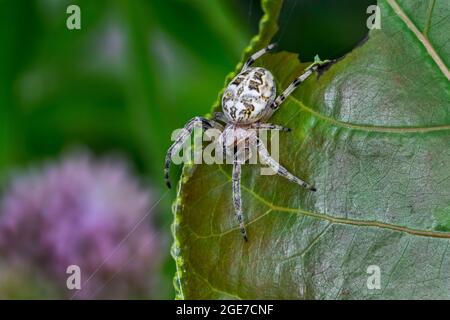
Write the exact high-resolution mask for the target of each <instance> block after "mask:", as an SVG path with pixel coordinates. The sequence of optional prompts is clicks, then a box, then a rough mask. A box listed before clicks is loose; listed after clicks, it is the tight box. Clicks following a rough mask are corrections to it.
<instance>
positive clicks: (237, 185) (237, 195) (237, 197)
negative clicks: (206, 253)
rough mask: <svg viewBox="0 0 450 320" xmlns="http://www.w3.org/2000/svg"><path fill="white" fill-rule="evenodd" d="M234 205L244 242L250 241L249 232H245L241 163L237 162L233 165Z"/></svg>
mask: <svg viewBox="0 0 450 320" xmlns="http://www.w3.org/2000/svg"><path fill="white" fill-rule="evenodd" d="M233 204H234V210H235V212H236V218H237V220H238V222H239V228H240V230H241V234H242V236H243V237H244V240H245V241H248V238H247V231H245V225H244V217H243V215H242V198H241V163H240V162H239V161H236V160H235V162H234V164H233Z"/></svg>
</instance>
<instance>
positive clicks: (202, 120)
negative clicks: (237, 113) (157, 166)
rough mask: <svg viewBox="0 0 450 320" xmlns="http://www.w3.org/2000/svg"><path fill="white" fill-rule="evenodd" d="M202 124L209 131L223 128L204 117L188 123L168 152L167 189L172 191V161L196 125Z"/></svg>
mask: <svg viewBox="0 0 450 320" xmlns="http://www.w3.org/2000/svg"><path fill="white" fill-rule="evenodd" d="M198 123H201V125H202V129H203V130H208V129H210V128H217V129H221V128H223V127H222V125H220V124H219V123H217V122H215V121H214V120H208V119H205V118H202V117H195V118H192V119H191V120H189V121H188V123H186V125H185V126H184V130H183V131H182V132H181V133H180V134H179V135H178V136H177V138H176V139H175V141H174V143H173V144H172V145H171V146H170V148H169V150H167V154H166V160H165V163H164V180H165V181H166V185H167V187H168V188H169V189H170V188H171V185H170V181H169V173H170V162H171V161H172V157H173V155H174V154H175V153H176V152H178V151H179V150H180V148H181V147H182V146H183V144H184V143H185V142H186V140H187V139H188V138H189V137H190V135H191V133H192V131H193V130H194V127H195V125H196V124H198Z"/></svg>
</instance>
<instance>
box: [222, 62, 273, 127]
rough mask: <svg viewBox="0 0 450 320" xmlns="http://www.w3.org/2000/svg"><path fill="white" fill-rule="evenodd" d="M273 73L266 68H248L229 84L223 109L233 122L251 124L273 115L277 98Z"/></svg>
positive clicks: (223, 98) (223, 100)
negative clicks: (273, 105)
mask: <svg viewBox="0 0 450 320" xmlns="http://www.w3.org/2000/svg"><path fill="white" fill-rule="evenodd" d="M275 89H276V87H275V81H274V78H273V75H272V74H271V73H270V71H268V70H266V69H264V68H247V69H246V70H244V71H242V72H241V73H239V74H238V75H237V76H236V77H235V78H234V79H233V80H231V82H230V83H229V84H228V87H227V89H226V90H225V92H224V94H223V97H222V109H223V112H224V114H225V116H226V117H227V118H228V119H229V120H230V122H232V123H236V124H250V123H253V122H256V121H258V120H261V119H262V118H265V117H267V116H269V115H271V112H272V108H271V107H270V106H271V104H272V103H273V101H274V99H275V94H276V90H275Z"/></svg>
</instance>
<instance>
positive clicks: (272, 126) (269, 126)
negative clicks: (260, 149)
mask: <svg viewBox="0 0 450 320" xmlns="http://www.w3.org/2000/svg"><path fill="white" fill-rule="evenodd" d="M252 128H253V129H267V130H280V131H286V132H289V131H291V129H290V128H286V127H283V126H280V125H278V124H273V123H261V122H255V123H253V124H252Z"/></svg>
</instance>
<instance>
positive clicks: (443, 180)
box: [173, 0, 450, 299]
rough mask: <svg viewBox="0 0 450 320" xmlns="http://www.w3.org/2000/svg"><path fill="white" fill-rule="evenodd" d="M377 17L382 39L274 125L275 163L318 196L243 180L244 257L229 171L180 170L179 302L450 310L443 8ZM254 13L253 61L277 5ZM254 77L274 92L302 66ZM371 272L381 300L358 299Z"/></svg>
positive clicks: (282, 57)
mask: <svg viewBox="0 0 450 320" xmlns="http://www.w3.org/2000/svg"><path fill="white" fill-rule="evenodd" d="M379 7H380V12H381V29H379V30H377V29H374V30H372V31H371V32H370V33H369V38H368V40H367V41H366V42H365V43H364V44H362V45H361V46H359V47H358V48H355V49H354V50H353V51H352V52H350V53H349V54H347V55H346V56H345V57H344V58H343V59H341V60H339V61H338V62H336V63H335V64H333V65H332V66H331V67H330V68H329V69H328V70H326V71H324V72H323V73H322V74H321V75H320V76H318V77H317V76H313V77H310V78H309V79H308V80H307V81H306V82H305V83H303V84H302V85H301V87H300V88H299V89H298V90H297V91H296V92H295V94H294V95H293V96H292V97H290V98H288V99H287V100H286V101H285V103H284V104H283V105H282V107H281V108H280V110H279V111H278V112H277V113H276V114H275V115H274V116H273V118H272V119H271V122H274V123H278V124H282V125H285V126H288V127H290V128H292V129H293V130H292V132H290V133H283V134H280V136H281V138H280V162H281V163H282V164H283V165H285V166H286V167H287V168H288V169H289V170H290V171H291V172H293V173H294V174H295V175H297V176H299V177H301V178H303V179H305V180H306V181H309V182H311V183H314V185H315V186H316V187H317V192H315V193H312V192H308V191H305V190H304V189H302V188H300V187H299V186H297V185H295V184H292V183H290V182H288V181H287V180H286V179H283V178H281V177H279V176H261V175H260V171H259V167H258V166H256V165H246V166H244V168H243V177H242V186H243V206H244V214H245V219H246V226H247V231H248V234H249V241H248V242H247V243H246V242H244V241H243V239H242V237H241V235H240V233H239V228H238V224H237V222H236V219H235V216H234V210H233V204H232V200H231V181H230V172H231V168H230V166H229V165H197V166H192V165H186V166H185V167H184V170H183V177H182V180H181V182H180V185H179V192H178V198H177V200H176V202H175V204H174V212H175V222H174V225H173V233H174V237H175V243H174V246H173V256H174V257H175V259H176V262H177V274H176V276H175V284H176V288H177V291H178V296H177V297H178V298H185V299H228V298H231V299H234V298H238V299H239V298H241V299H256V298H258V299H272V298H273V299H399V298H400V299H402V298H415V299H418V298H435V299H436V298H450V250H449V249H448V247H449V243H450V232H448V231H449V230H450V223H449V221H450V210H449V208H450V169H449V165H450V103H449V102H450V86H449V74H448V68H447V64H448V60H449V57H450V54H449V48H450V47H449V45H448V43H449V38H450V34H449V33H448V30H449V29H450V19H449V18H448V17H449V10H450V3H449V2H448V1H420V4H418V2H417V1H412V0H408V1H406V0H380V1H379ZM263 8H264V9H265V12H266V15H265V17H264V18H263V19H265V20H264V21H265V22H264V23H265V24H264V23H263V25H262V28H261V33H260V36H259V37H258V38H255V39H254V40H253V41H252V44H251V46H250V47H251V51H254V50H255V49H259V48H260V47H262V46H264V45H266V44H267V43H269V42H270V38H271V37H272V36H273V34H274V33H275V31H276V26H275V24H274V21H275V19H276V18H277V14H278V12H279V9H280V3H279V2H278V1H263ZM246 52H247V53H248V52H249V50H247V51H246ZM322 58H327V57H322ZM259 65H261V66H264V67H265V68H267V69H269V70H270V71H272V72H273V74H274V76H275V79H277V81H278V90H281V89H282V88H285V87H286V86H287V85H288V84H289V82H290V81H292V80H293V79H294V78H295V77H296V76H297V75H299V74H300V73H301V72H302V70H303V68H304V67H305V66H306V65H308V64H306V63H304V64H301V63H300V62H299V61H298V59H297V56H296V55H295V54H292V53H286V52H281V53H274V54H270V55H267V57H264V58H262V59H261V60H260V61H259ZM216 107H217V106H216ZM372 265H375V266H378V267H379V270H380V275H381V277H380V283H381V288H380V289H369V288H368V285H367V283H368V281H369V282H371V279H372V278H370V276H371V275H372V273H368V267H369V266H372ZM369 271H370V268H369Z"/></svg>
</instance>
